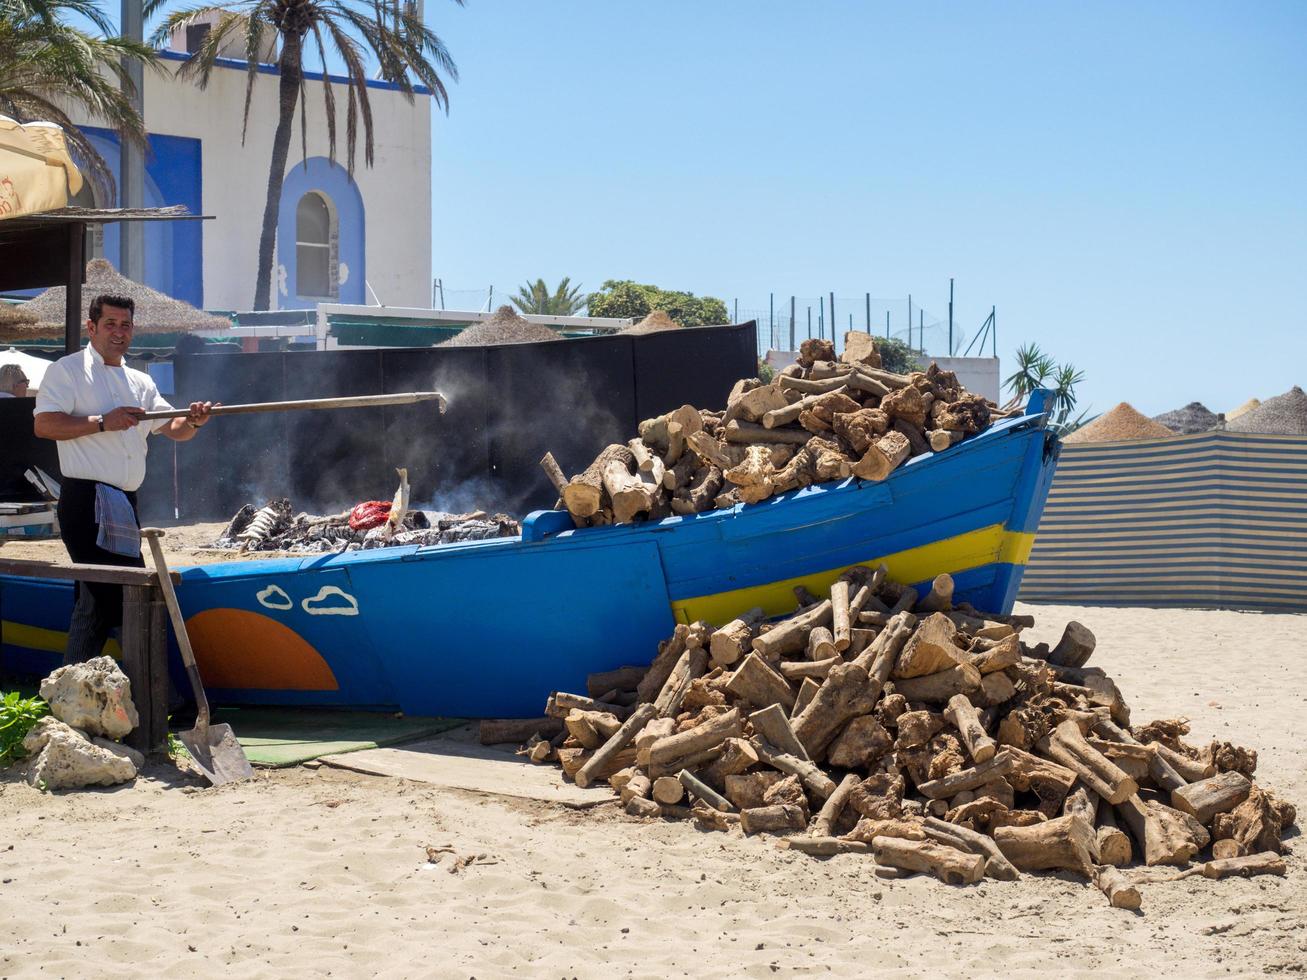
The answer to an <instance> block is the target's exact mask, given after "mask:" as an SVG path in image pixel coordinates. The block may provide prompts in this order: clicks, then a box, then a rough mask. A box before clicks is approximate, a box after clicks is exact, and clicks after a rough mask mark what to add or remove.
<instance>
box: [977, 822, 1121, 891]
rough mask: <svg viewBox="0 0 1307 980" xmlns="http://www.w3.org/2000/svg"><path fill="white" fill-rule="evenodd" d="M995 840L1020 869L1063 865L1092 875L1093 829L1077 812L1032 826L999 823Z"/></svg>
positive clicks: (1038, 868) (1086, 874)
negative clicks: (1003, 825)
mask: <svg viewBox="0 0 1307 980" xmlns="http://www.w3.org/2000/svg"><path fill="white" fill-rule="evenodd" d="M994 843H995V844H997V845H998V846H999V849H1000V850H1002V852H1003V854H1004V856H1005V857H1007V859H1008V860H1009V861H1011V862H1012V863H1013V864H1014V865H1016V866H1017V868H1018V869H1020V870H1021V871H1043V870H1047V869H1053V868H1060V869H1064V870H1067V871H1074V872H1076V873H1077V874H1081V875H1084V876H1085V877H1086V878H1091V877H1093V873H1094V863H1093V853H1094V851H1095V850H1096V849H1097V844H1096V840H1095V837H1094V830H1093V827H1092V826H1090V825H1089V824H1088V823H1086V822H1085V821H1084V820H1083V819H1081V818H1080V817H1078V816H1066V817H1058V818H1057V819H1056V820H1046V821H1044V822H1043V823H1037V824H1032V825H1030V826H1029V827H999V828H997V829H996V830H995V831H994Z"/></svg>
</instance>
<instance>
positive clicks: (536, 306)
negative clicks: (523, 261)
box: [512, 276, 590, 316]
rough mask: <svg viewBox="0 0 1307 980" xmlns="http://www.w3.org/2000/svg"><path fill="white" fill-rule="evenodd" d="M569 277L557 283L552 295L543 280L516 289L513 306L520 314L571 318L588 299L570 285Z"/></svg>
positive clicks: (579, 289) (578, 288)
mask: <svg viewBox="0 0 1307 980" xmlns="http://www.w3.org/2000/svg"><path fill="white" fill-rule="evenodd" d="M571 282H572V279H571V277H570V276H564V277H563V278H562V280H561V281H560V282H559V283H558V288H557V289H555V290H554V292H553V295H552V296H551V295H550V294H549V287H548V286H546V285H545V281H544V280H543V279H537V280H536V281H535V282H529V283H527V284H526V285H525V286H522V287H520V288H519V289H518V291H517V295H516V296H514V297H512V300H513V305H514V306H516V307H517V308H518V310H519V311H520V312H522V313H544V314H547V315H550V316H571V315H572V314H574V313H575V312H576V311H577V310H580V309H584V308H585V304H586V303H587V302H589V300H590V297H589V296H587V295H585V294H584V293H582V292H581V287H580V286H573V285H571Z"/></svg>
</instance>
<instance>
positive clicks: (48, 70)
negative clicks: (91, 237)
mask: <svg viewBox="0 0 1307 980" xmlns="http://www.w3.org/2000/svg"><path fill="white" fill-rule="evenodd" d="M70 17H80V18H83V19H85V20H88V21H90V22H91V24H93V25H94V26H95V27H96V28H97V29H98V30H100V31H102V32H103V33H104V35H105V36H104V37H99V36H96V35H94V34H91V33H88V32H87V31H83V30H79V29H77V28H75V27H72V26H70V25H69V24H68V23H67V20H68V19H69V18H70ZM111 33H112V32H111V30H110V25H109V23H108V21H107V20H106V19H105V17H104V15H103V14H102V13H101V12H100V10H99V9H98V7H97V6H96V5H95V3H94V2H93V0H0V112H2V113H4V114H5V115H7V116H11V117H13V118H14V119H17V120H18V121H19V122H33V121H35V120H38V119H40V120H48V121H49V122H52V123H55V124H57V125H59V126H61V127H62V128H63V130H64V136H65V138H66V140H67V142H68V148H69V150H70V151H71V153H72V155H73V158H74V159H75V160H76V161H77V162H78V164H80V165H81V166H82V167H83V168H84V169H85V170H86V173H87V176H88V177H89V178H90V179H91V182H92V183H93V184H95V185H96V187H97V189H98V190H99V191H100V194H101V197H103V198H104V199H106V200H109V201H112V200H114V198H115V197H116V196H117V195H116V191H115V185H114V179H113V173H112V171H111V170H110V169H109V165H108V164H107V163H105V161H104V159H103V158H102V157H101V156H100V154H99V153H97V152H96V150H95V147H93V146H92V145H91V142H90V140H88V139H87V138H86V136H85V135H84V134H83V133H82V132H81V130H79V129H78V128H77V127H76V126H75V125H73V121H72V120H71V119H70V118H69V117H68V111H69V109H70V107H75V108H76V109H78V110H80V111H81V112H82V113H84V114H85V115H86V116H87V117H88V118H90V119H91V120H93V121H94V122H96V123H100V124H102V125H104V126H106V127H108V128H110V129H116V130H118V131H119V132H120V133H123V134H125V136H126V138H127V139H128V140H130V141H132V142H134V143H136V144H138V145H141V146H144V145H145V124H144V123H143V122H142V121H141V117H140V114H139V113H137V111H136V109H135V107H134V106H133V105H132V100H131V97H130V96H129V95H128V94H124V92H123V90H122V88H121V87H120V86H121V85H122V84H123V83H126V84H127V87H128V90H129V92H130V91H132V90H131V83H130V81H129V80H128V79H127V76H126V71H125V69H124V68H123V61H122V60H123V58H124V57H126V58H129V59H136V60H138V61H142V62H144V63H146V64H147V65H153V64H154V63H155V61H156V54H155V52H154V49H153V48H151V47H149V46H148V45H144V44H139V43H137V42H135V41H128V40H126V39H124V38H121V37H112V36H109V35H110V34H111Z"/></svg>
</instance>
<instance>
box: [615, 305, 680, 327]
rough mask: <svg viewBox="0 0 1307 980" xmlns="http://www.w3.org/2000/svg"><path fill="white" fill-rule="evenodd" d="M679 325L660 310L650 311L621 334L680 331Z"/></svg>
mask: <svg viewBox="0 0 1307 980" xmlns="http://www.w3.org/2000/svg"><path fill="white" fill-rule="evenodd" d="M680 329H682V327H681V325H680V324H679V323H677V322H676V321H675V320H673V319H672V318H671V317H670V316H668V315H667V314H666V313H664V312H663V311H662V310H651V311H650V312H649V315H648V316H646V317H645V318H644V319H643V320H641V321H640V322H639V323H633V324H631V325H630V326H629V327H626V328H625V329H624V330H623V331H622V333H657V332H658V331H660V330H680Z"/></svg>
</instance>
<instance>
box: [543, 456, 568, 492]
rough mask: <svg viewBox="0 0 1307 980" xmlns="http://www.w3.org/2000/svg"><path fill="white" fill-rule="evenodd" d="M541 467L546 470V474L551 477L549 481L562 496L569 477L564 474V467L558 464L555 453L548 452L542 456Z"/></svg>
mask: <svg viewBox="0 0 1307 980" xmlns="http://www.w3.org/2000/svg"><path fill="white" fill-rule="evenodd" d="M540 468H541V469H542V470H544V471H545V476H547V477H549V482H550V483H551V484H553V487H554V490H555V491H556V492H557V493H558V496H559V497H560V498H561V497H562V496H563V491H564V490H566V489H567V477H566V476H564V475H563V468H562V467H561V466H559V465H558V460H556V459H554V454H553V453H548V452H547V453H545V454H544V455H543V456H542V457H540Z"/></svg>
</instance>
